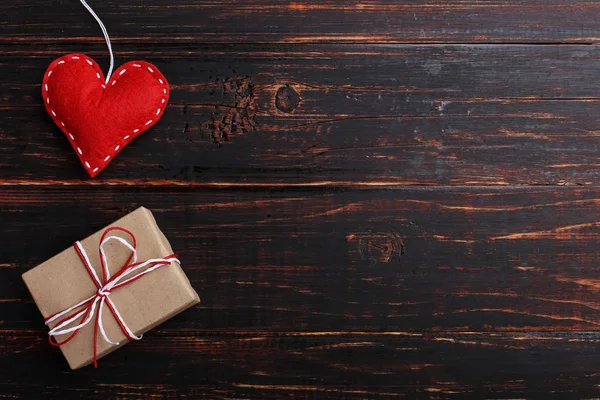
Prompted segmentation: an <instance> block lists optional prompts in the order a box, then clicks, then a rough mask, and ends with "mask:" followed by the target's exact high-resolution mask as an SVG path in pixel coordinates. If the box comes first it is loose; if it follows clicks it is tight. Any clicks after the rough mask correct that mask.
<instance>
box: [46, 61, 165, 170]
mask: <svg viewBox="0 0 600 400" xmlns="http://www.w3.org/2000/svg"><path fill="white" fill-rule="evenodd" d="M42 96H43V98H44V104H45V105H46V110H47V111H48V114H50V116H51V117H52V119H53V120H54V122H55V123H56V125H58V127H59V128H60V129H61V130H62V131H63V132H64V134H65V135H66V136H67V138H68V139H69V142H70V143H71V145H72V146H73V149H74V150H75V152H76V153H77V155H78V156H79V159H80V160H81V162H82V164H83V165H84V167H85V169H86V171H87V172H88V174H89V175H90V176H91V177H92V178H93V177H95V176H96V175H98V173H99V172H100V171H102V170H103V169H104V167H106V165H107V164H108V163H109V162H110V161H111V160H112V159H113V158H114V157H115V156H116V155H117V153H119V151H121V150H122V149H123V147H125V146H126V145H127V144H128V143H129V142H131V141H132V140H133V139H134V138H135V137H137V136H139V135H141V134H142V133H144V132H145V131H147V130H148V129H150V128H151V127H152V126H153V125H154V124H156V123H157V122H158V120H159V119H160V118H161V117H162V115H163V113H164V111H165V107H166V106H167V101H168V99H169V84H168V82H167V80H166V78H165V77H164V76H163V75H162V74H161V73H160V71H159V70H158V68H156V67H155V66H154V65H152V64H150V63H147V62H145V61H132V62H128V63H126V64H124V65H122V66H121V67H119V68H118V69H117V70H116V71H115V72H114V74H113V75H112V77H111V78H110V81H109V82H108V83H105V82H104V75H103V74H102V70H101V69H100V67H99V66H98V64H96V62H95V61H94V60H92V59H91V58H90V57H87V56H86V55H84V54H69V55H66V56H63V57H60V58H58V59H56V60H54V61H53V62H52V63H51V64H50V66H49V67H48V70H47V71H46V74H45V75H44V81H43V82H42Z"/></svg>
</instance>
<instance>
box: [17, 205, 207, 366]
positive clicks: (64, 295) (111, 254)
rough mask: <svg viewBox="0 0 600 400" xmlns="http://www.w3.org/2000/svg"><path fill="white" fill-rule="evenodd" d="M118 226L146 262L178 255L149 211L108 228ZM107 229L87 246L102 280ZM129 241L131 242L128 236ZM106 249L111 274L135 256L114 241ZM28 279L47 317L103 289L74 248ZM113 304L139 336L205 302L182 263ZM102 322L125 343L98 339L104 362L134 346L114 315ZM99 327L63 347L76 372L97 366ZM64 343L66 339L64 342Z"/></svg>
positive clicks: (117, 293) (117, 296) (119, 294)
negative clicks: (102, 243)
mask: <svg viewBox="0 0 600 400" xmlns="http://www.w3.org/2000/svg"><path fill="white" fill-rule="evenodd" d="M113 226H119V227H122V228H125V229H128V230H129V231H131V233H133V235H134V236H135V237H136V239H137V255H138V260H140V261H142V260H149V259H154V258H162V257H166V256H167V255H170V254H172V253H173V250H172V249H171V245H170V244H169V242H168V241H167V239H166V238H165V236H164V235H163V233H162V232H161V231H160V229H159V228H158V226H157V225H156V221H155V220H154V217H153V216H152V213H151V212H150V211H149V210H148V209H146V208H144V207H141V208H138V209H137V210H135V211H134V212H132V213H130V214H128V215H126V216H125V217H123V218H121V219H120V220H118V221H116V222H114V223H113V224H111V225H109V226H107V227H106V228H109V227H113ZM106 228H104V229H101V230H100V231H98V232H96V233H94V234H93V235H91V236H89V237H87V238H86V239H84V240H82V241H81V244H82V246H83V248H84V249H85V251H86V253H87V255H88V256H89V259H90V262H91V265H92V267H93V268H94V269H95V271H96V272H97V274H98V275H99V276H101V272H100V268H101V267H100V256H99V253H98V246H99V244H100V238H101V236H102V233H103V232H104V230H105V229H106ZM119 236H120V235H119ZM123 238H125V239H126V238H127V236H123ZM104 249H105V252H106V256H107V261H108V265H109V271H110V272H111V274H114V273H115V272H117V271H118V270H119V269H121V267H122V266H123V265H124V263H125V262H126V261H127V259H128V257H129V255H130V254H131V252H130V251H129V250H128V249H127V248H125V247H123V246H122V245H121V244H119V243H117V242H116V241H113V242H108V243H107V244H106V245H105V246H104ZM23 280H24V281H25V284H26V285H27V287H28V289H29V291H30V292H31V295H32V296H33V299H34V301H35V303H36V304H37V306H38V308H39V310H40V312H41V313H42V315H43V317H44V318H48V317H49V316H51V315H54V314H56V313H58V312H61V311H63V310H65V309H67V308H69V307H71V306H73V305H75V304H77V303H79V302H81V301H83V300H85V299H86V298H89V297H90V296H92V295H94V293H96V292H97V290H98V288H97V287H96V286H95V284H94V282H93V280H92V277H91V276H90V274H89V273H88V271H87V270H86V268H85V266H84V265H83V263H82V261H81V259H80V257H79V255H78V254H77V251H76V250H75V248H74V247H70V248H68V249H67V250H65V251H63V252H61V253H59V254H58V255H56V256H54V257H52V258H50V259H49V260H47V261H46V262H44V263H42V264H40V265H38V266H37V267H35V268H33V269H32V270H30V271H28V272H26V273H24V274H23ZM110 299H111V300H112V301H113V303H114V304H115V306H116V307H117V309H118V311H119V312H120V314H121V316H122V318H123V320H124V321H125V322H126V324H127V325H128V326H129V328H130V329H131V331H132V332H133V333H134V334H135V335H140V334H142V333H144V332H146V331H148V330H150V329H152V328H153V327H155V326H157V325H159V324H160V323H162V322H164V321H165V320H167V319H169V318H171V317H172V316H174V315H176V314H178V313H180V312H181V311H183V310H185V309H186V308H189V307H191V306H193V305H194V304H197V303H199V302H200V299H199V297H198V295H197V294H196V292H195V291H194V289H193V288H192V286H191V285H190V282H189V280H188V279H187V277H186V276H185V273H184V272H183V270H182V269H181V267H180V265H179V264H178V263H176V262H172V263H171V264H170V265H165V266H164V267H161V268H158V269H156V270H154V271H152V272H149V273H147V274H146V275H144V276H143V277H141V278H140V279H138V280H136V281H135V282H132V283H131V284H129V285H127V286H124V287H121V288H119V289H117V290H114V291H113V292H111V293H110ZM96 312H97V310H96ZM94 320H95V319H94ZM58 322H59V321H54V322H52V323H50V324H49V327H50V328H53V327H54V326H56V325H57V324H58ZM102 322H103V325H104V329H105V331H106V333H107V335H108V337H110V338H111V339H112V340H115V341H117V342H119V343H120V345H119V346H113V345H110V344H109V343H107V342H106V341H104V340H103V339H102V338H98V340H97V358H98V359H99V358H101V357H103V356H105V355H106V354H108V353H110V352H112V351H114V350H116V349H117V348H118V347H120V346H122V345H123V344H125V343H126V342H127V341H128V339H127V337H126V336H125V334H124V333H123V332H122V330H121V329H120V327H119V325H118V323H117V321H116V320H115V318H114V316H113V315H112V314H111V312H108V311H106V310H105V311H104V312H103V314H102ZM94 325H95V324H94V323H89V324H87V325H86V326H84V327H83V328H82V329H81V330H80V331H79V332H78V334H77V335H76V336H75V337H74V338H73V340H71V341H70V342H68V343H65V344H64V345H62V346H61V347H60V349H61V350H62V352H63V354H64V356H65V358H66V359H67V361H68V363H69V366H70V367H71V368H72V369H77V368H80V367H83V366H85V365H87V364H90V363H91V362H92V361H93V338H94ZM63 336H65V337H66V336H68V335H63ZM58 339H59V340H62V337H61V338H58Z"/></svg>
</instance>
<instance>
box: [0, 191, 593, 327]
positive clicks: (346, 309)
mask: <svg viewBox="0 0 600 400" xmlns="http://www.w3.org/2000/svg"><path fill="white" fill-rule="evenodd" d="M599 195H600V189H598V188H594V189H575V188H567V187H564V188H561V189H551V188H539V189H535V190H534V189H529V190H528V189H526V188H523V189H513V190H510V191H509V190H504V189H493V188H488V189H485V188H480V189H466V188H461V189H458V188H457V189H448V188H439V189H426V188H422V189H419V188H414V189H408V188H407V189H398V190H384V191H373V190H360V191H330V190H300V191H296V192H291V193H290V192H289V191H286V190H283V191H279V190H272V191H246V190H221V191H213V190H201V189H198V188H193V187H191V188H189V189H186V188H181V189H175V188H169V190H167V191H165V190H163V189H162V188H160V187H158V188H152V187H150V188H144V189H141V188H127V187H75V188H69V187H50V188H44V187H42V188H11V187H7V188H4V190H3V193H2V197H1V199H2V204H1V207H0V216H1V220H2V225H3V231H2V242H3V243H4V245H3V248H2V250H1V259H2V262H3V263H4V264H3V265H5V267H3V268H2V269H1V271H2V274H3V279H0V293H1V296H2V298H3V299H7V300H10V299H27V298H28V297H29V296H28V295H27V292H26V290H25V287H24V286H23V285H22V284H21V281H20V274H21V273H22V272H24V271H25V270H27V269H28V268H31V267H33V266H35V265H37V264H38V263H40V262H42V261H44V260H45V259H47V258H49V257H50V256H52V255H54V254H55V253H57V252H58V251H59V250H62V249H63V248H66V247H68V246H69V245H70V244H71V243H72V242H73V241H74V240H77V239H80V238H82V237H85V236H87V235H88V234H90V233H91V232H93V231H94V230H96V229H99V228H100V227H102V226H104V225H105V224H107V223H108V222H111V221H113V220H115V219H117V218H118V217H120V216H121V215H123V214H124V213H125V212H126V211H127V210H130V209H132V208H134V207H137V206H138V205H145V206H146V207H148V208H150V209H152V210H154V211H155V214H156V217H157V220H158V221H159V225H160V226H161V228H162V229H163V231H164V232H165V234H166V235H167V237H168V238H169V239H170V240H171V243H172V245H173V248H174V249H175V250H176V251H177V252H178V253H179V254H180V255H181V258H182V260H183V263H184V266H185V268H186V271H187V272H188V274H189V276H190V279H191V280H192V282H193V283H194V284H195V285H196V286H197V289H198V291H199V292H200V293H202V294H203V296H202V297H203V298H204V299H205V300H204V302H203V304H202V306H201V307H199V308H196V309H195V311H192V312H190V316H194V318H191V320H188V321H187V324H189V327H192V328H196V329H197V328H199V327H203V328H205V329H248V328H249V327H252V328H257V329H266V328H269V329H284V330H298V331H301V330H304V329H306V328H308V327H310V329H312V330H320V331H329V330H337V331H343V330H348V331H353V330H359V331H363V330H373V331H378V330H387V329H394V330H407V331H423V330H433V329H447V330H488V329H494V330H527V329H537V330H543V329H548V330H566V329H584V330H597V329H599V328H600V313H599V312H598V310H599V309H600V304H599V303H598V300H597V289H598V280H597V275H598V271H597V269H598V266H597V241H598V211H597V209H598V202H599V200H598V199H599ZM66 210H68V214H66ZM48 232H53V234H52V235H50V236H49V235H48ZM225 294H227V295H225ZM249 299H253V301H251V302H249V301H248V300H249ZM0 309H1V310H2V313H3V314H5V315H14V316H17V318H18V320H19V321H22V323H23V324H25V325H23V326H24V327H29V328H31V327H35V326H38V325H37V322H36V318H35V315H36V311H35V309H34V307H33V306H32V305H31V304H26V303H23V302H22V301H20V300H19V301H3V302H0Z"/></svg>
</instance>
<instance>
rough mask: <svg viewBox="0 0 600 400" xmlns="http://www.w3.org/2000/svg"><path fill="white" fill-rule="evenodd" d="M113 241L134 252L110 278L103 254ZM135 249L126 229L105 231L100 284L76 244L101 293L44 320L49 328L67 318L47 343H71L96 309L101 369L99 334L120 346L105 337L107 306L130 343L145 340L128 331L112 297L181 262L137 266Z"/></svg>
mask: <svg viewBox="0 0 600 400" xmlns="http://www.w3.org/2000/svg"><path fill="white" fill-rule="evenodd" d="M112 231H121V232H124V233H126V234H128V235H129V236H130V237H131V239H132V242H133V244H130V243H129V242H128V241H127V240H125V239H123V238H122V237H120V236H113V235H111V236H107V235H108V234H109V233H110V232H112ZM111 240H116V241H118V242H119V243H121V244H122V245H123V246H125V247H126V248H128V249H129V250H131V254H130V255H129V258H128V259H127V261H126V262H125V264H124V265H123V267H122V268H121V269H120V270H119V271H118V272H117V273H116V274H114V275H113V276H112V277H111V276H110V271H109V269H108V261H107V258H106V253H105V252H104V245H106V243H108V242H109V241H111ZM136 246H137V242H136V239H135V236H134V235H133V233H131V232H130V231H128V230H127V229H125V228H121V227H111V228H108V229H106V230H105V231H104V233H103V234H102V238H101V239H100V246H99V254H100V264H101V266H102V281H100V279H99V278H98V275H97V274H96V271H95V270H94V268H92V264H91V263H90V259H89V257H88V255H87V253H86V252H85V250H84V248H83V246H82V245H81V243H80V242H79V241H77V242H75V243H74V244H73V247H75V250H76V251H77V254H78V255H79V258H80V259H81V261H82V263H83V265H84V266H85V268H86V269H87V271H88V273H89V274H90V277H91V278H92V280H93V281H94V284H95V285H96V287H97V288H98V290H97V291H96V293H95V294H94V295H92V296H91V297H89V298H87V299H85V300H83V301H81V302H79V303H77V304H75V305H74V306H72V307H69V308H67V309H66V310H63V311H61V312H58V313H56V314H53V315H51V316H49V317H47V318H46V319H45V320H44V321H45V323H46V325H48V324H50V323H51V322H53V321H56V320H57V319H59V318H62V317H64V318H62V319H61V320H60V321H59V322H58V324H57V325H56V326H55V327H54V328H52V329H51V330H50V331H49V332H48V340H49V341H50V344H52V345H53V346H62V345H63V344H65V343H68V342H70V341H71V340H72V339H73V338H74V337H75V336H76V335H77V333H79V330H80V329H81V328H83V327H84V326H86V325H87V324H89V323H90V321H91V320H92V318H93V317H94V313H95V311H96V308H97V309H98V312H97V313H96V314H95V316H96V322H95V325H94V367H96V368H98V362H97V347H98V346H97V344H98V340H97V339H98V330H100V333H101V334H102V337H103V338H104V340H105V341H106V342H107V343H109V344H110V345H112V346H118V345H119V342H116V341H113V340H111V339H110V338H109V337H108V335H107V334H106V331H105V330H104V325H103V323H102V310H103V309H104V306H105V305H106V306H107V307H108V309H109V310H110V311H111V313H112V314H113V316H114V318H115V320H116V321H117V323H118V324H119V327H120V328H121V330H122V331H123V334H124V335H125V336H126V337H127V338H128V339H129V340H140V339H141V338H142V335H139V336H136V335H135V334H134V333H133V332H132V331H131V329H129V327H128V326H127V324H126V323H125V321H124V320H123V317H122V316H121V314H120V313H119V310H118V309H117V307H116V306H115V304H114V303H113V301H112V300H111V299H110V294H111V293H112V292H113V291H114V290H116V289H119V288H122V287H123V286H127V285H129V284H131V283H133V282H135V281H136V280H138V279H140V278H141V277H142V276H144V275H146V274H148V273H150V272H152V271H154V270H156V269H158V268H160V267H164V266H165V265H170V264H171V262H176V263H179V260H178V259H177V254H171V255H169V256H166V257H164V258H154V259H150V260H146V261H141V262H138V261H137V250H136ZM136 272H137V273H136ZM80 307H85V308H83V309H82V310H80V311H74V310H77V309H79V308H80ZM72 311H74V312H73V313H72V314H71V312H72ZM65 315H66V316H65ZM78 319H79V322H78V323H77V325H75V326H70V325H71V324H72V323H74V322H75V321H77V320H78ZM67 333H70V335H69V337H67V338H66V339H65V340H63V341H60V342H59V341H57V340H56V338H55V337H56V336H59V335H64V334H67Z"/></svg>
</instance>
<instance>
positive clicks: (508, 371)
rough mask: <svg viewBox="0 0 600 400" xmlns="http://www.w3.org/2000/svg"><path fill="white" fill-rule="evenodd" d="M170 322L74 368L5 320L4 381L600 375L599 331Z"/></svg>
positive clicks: (458, 385) (256, 381) (203, 390)
mask: <svg viewBox="0 0 600 400" xmlns="http://www.w3.org/2000/svg"><path fill="white" fill-rule="evenodd" d="M171 326H172V328H171V329H160V330H157V331H153V332H150V333H148V334H147V335H146V336H145V338H144V339H143V340H142V341H140V342H136V343H132V344H129V345H128V346H126V347H124V348H123V349H120V350H119V351H118V352H116V353H113V354H111V355H110V356H108V357H106V358H103V359H102V360H101V361H100V365H99V368H100V369H99V370H95V369H94V368H85V369H82V370H79V371H77V372H72V371H68V370H67V369H68V367H66V366H65V365H64V364H65V363H64V360H62V359H61V355H60V354H59V352H58V351H56V349H52V350H49V348H48V347H49V345H48V344H47V343H46V342H45V340H44V338H43V335H44V332H42V331H41V330H34V331H7V330H2V331H0V339H1V341H0V349H2V354H3V357H2V359H0V367H2V368H3V378H4V379H3V381H2V383H0V390H2V394H3V395H4V396H5V397H10V396H17V397H19V396H20V397H25V396H29V397H41V396H42V395H43V394H44V393H48V391H51V393H52V394H53V395H54V396H56V397H59V396H60V398H80V399H98V400H100V399H106V398H152V396H156V395H157V393H160V398H161V399H163V398H166V399H179V398H202V399H206V398H208V399H230V398H244V399H263V398H280V397H295V398H319V399H320V398H324V399H339V398H364V399H381V398H409V399H415V398H417V399H427V398H465V397H466V398H493V399H502V398H503V399H507V398H532V397H536V398H537V397H546V396H549V398H570V397H573V398H575V397H577V398H585V397H593V396H594V395H595V394H596V393H597V385H598V384H600V378H599V377H598V374H597V372H596V371H597V369H596V368H597V365H598V355H597V354H598V350H600V348H599V345H598V341H599V337H598V333H597V332H562V333H561V332H556V333H552V334H548V333H546V332H527V333H525V334H522V333H477V332H455V333H452V332H432V333H428V334H406V333H405V332H387V333H385V332H384V333H372V334H360V333H357V334H353V333H346V332H324V333H320V332H302V333H293V332H292V333H286V332H277V333H269V332H231V333H224V332H218V333H216V334H215V333H214V332H211V331H193V330H192V331H190V330H181V329H179V328H177V327H176V324H171ZM17 349H18V350H17ZM132 367H134V368H135V374H133V373H132ZM33 369H34V370H35V376H36V380H35V381H31V380H30V378H29V377H30V376H31V372H32V370H33ZM500 371H501V372H502V373H500ZM540 376H543V377H544V379H540ZM546 398H548V397H546Z"/></svg>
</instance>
